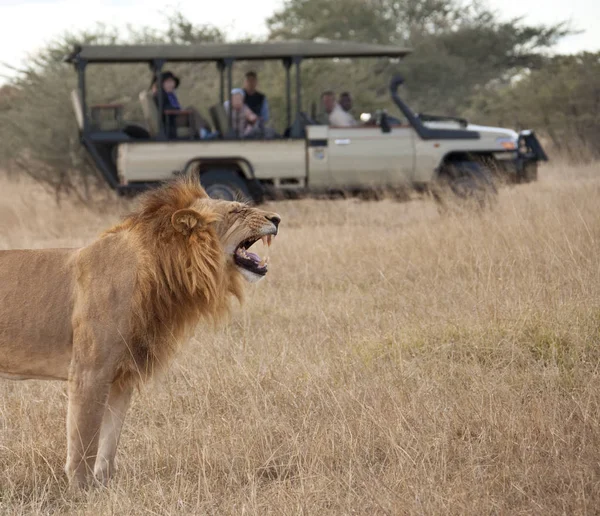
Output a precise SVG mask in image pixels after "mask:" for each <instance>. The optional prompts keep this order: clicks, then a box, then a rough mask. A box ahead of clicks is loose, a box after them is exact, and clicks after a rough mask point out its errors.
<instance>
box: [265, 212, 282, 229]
mask: <svg viewBox="0 0 600 516" xmlns="http://www.w3.org/2000/svg"><path fill="white" fill-rule="evenodd" d="M267 220H269V221H271V222H272V223H273V225H274V226H275V229H277V228H278V227H279V223H280V222H281V217H280V216H279V215H275V214H273V215H267Z"/></svg>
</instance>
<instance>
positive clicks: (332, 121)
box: [319, 90, 357, 127]
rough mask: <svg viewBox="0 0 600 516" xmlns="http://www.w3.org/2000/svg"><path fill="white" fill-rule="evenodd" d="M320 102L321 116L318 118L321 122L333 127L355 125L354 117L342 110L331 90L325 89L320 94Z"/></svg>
mask: <svg viewBox="0 0 600 516" xmlns="http://www.w3.org/2000/svg"><path fill="white" fill-rule="evenodd" d="M321 103H322V105H323V111H324V113H323V116H322V117H321V119H320V120H319V121H320V122H321V123H326V124H327V125H331V126H335V127H352V126H355V125H357V122H356V120H354V117H353V116H352V115H351V114H350V113H348V112H346V111H344V110H343V109H342V107H341V106H340V104H339V103H338V102H337V101H336V100H335V93H334V92H333V91H330V90H328V91H325V92H324V93H323V94H322V95H321Z"/></svg>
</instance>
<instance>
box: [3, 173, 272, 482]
mask: <svg viewBox="0 0 600 516" xmlns="http://www.w3.org/2000/svg"><path fill="white" fill-rule="evenodd" d="M280 220H281V219H280V217H279V215H277V214H276V213H269V212H265V211H261V210H258V209H256V208H251V207H248V206H246V205H244V204H240V203H237V202H226V201H218V200H213V199H210V198H208V196H207V195H206V193H205V192H204V190H203V189H202V187H201V186H200V184H199V183H198V181H197V180H192V179H180V180H178V181H175V182H173V183H170V184H167V185H165V186H164V187H162V188H160V189H157V190H154V191H151V192H149V193H147V194H146V195H145V196H144V197H143V198H142V199H141V201H140V206H139V209H138V210H137V211H135V212H134V213H132V214H131V215H129V216H128V217H126V218H125V219H124V220H123V222H121V223H120V224H118V225H117V226H115V227H113V228H112V229H110V230H108V231H107V232H105V233H104V234H103V235H102V236H101V237H100V238H99V239H98V240H96V241H95V242H93V243H92V244H90V245H89V246H87V247H83V248H81V249H45V250H13V251H1V252H0V307H1V311H0V377H4V378H9V379H17V380H23V379H31V378H37V379H48V380H67V381H68V396H69V406H68V415H67V444H68V452H67V462H66V467H65V470H66V473H67V475H68V477H69V480H70V481H71V483H72V484H73V485H75V486H85V485H87V484H88V482H89V480H90V479H91V478H90V477H91V474H92V472H93V474H94V476H95V477H96V479H97V480H98V481H100V482H102V483H106V482H107V481H108V479H109V477H110V476H111V475H112V474H113V473H114V471H115V466H114V460H115V453H116V449H117V445H118V441H119V436H120V433H121V428H122V426H123V419H124V417H125V413H126V411H127V409H128V407H129V403H130V400H131V394H132V390H133V388H134V387H135V386H136V384H138V383H139V382H141V381H144V380H146V379H147V378H148V377H149V376H150V375H151V374H152V373H153V372H155V371H157V370H158V369H160V368H162V367H164V366H165V365H166V364H167V362H168V361H169V359H170V358H171V356H172V355H173V353H174V352H175V351H176V350H177V348H178V347H179V345H180V344H181V342H182V341H183V340H184V338H185V337H186V336H187V335H189V333H190V331H191V330H193V328H194V327H195V325H196V323H197V322H198V321H199V320H200V319H202V318H205V317H208V318H212V319H216V318H219V317H221V316H223V315H225V314H226V313H227V312H228V307H229V300H230V298H231V296H234V297H237V298H238V299H241V293H242V292H241V280H242V277H244V278H245V279H246V280H248V281H257V280H259V279H261V278H262V277H263V276H264V275H265V274H266V273H267V265H266V263H265V261H264V260H261V259H260V257H258V256H257V255H256V254H254V253H251V252H248V251H247V249H248V248H249V247H250V246H251V245H252V244H254V243H255V242H257V241H258V240H259V239H262V240H263V243H266V244H269V245H270V243H271V239H272V238H273V236H274V235H276V234H277V228H278V226H279V222H280Z"/></svg>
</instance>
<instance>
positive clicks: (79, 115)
mask: <svg viewBox="0 0 600 516" xmlns="http://www.w3.org/2000/svg"><path fill="white" fill-rule="evenodd" d="M71 104H72V105H73V111H74V113H75V120H76V121H77V127H79V130H80V131H83V102H82V101H81V92H80V91H79V90H78V89H74V90H72V91H71Z"/></svg>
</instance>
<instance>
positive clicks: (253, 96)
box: [244, 72, 270, 126]
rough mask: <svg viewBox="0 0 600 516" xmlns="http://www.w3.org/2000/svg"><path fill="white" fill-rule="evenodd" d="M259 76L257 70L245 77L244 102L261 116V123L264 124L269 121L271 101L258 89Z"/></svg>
mask: <svg viewBox="0 0 600 516" xmlns="http://www.w3.org/2000/svg"><path fill="white" fill-rule="evenodd" d="M257 86H258V76H257V75H256V72H248V73H247V74H246V76H245V79H244V104H246V106H248V107H249V108H250V109H251V110H252V112H253V113H254V114H255V115H256V116H257V117H259V119H260V125H261V126H264V125H265V124H267V123H268V121H269V117H270V114H269V102H268V101H267V97H266V96H265V94H264V93H261V92H260V91H258V90H257V89H256V87H257Z"/></svg>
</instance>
